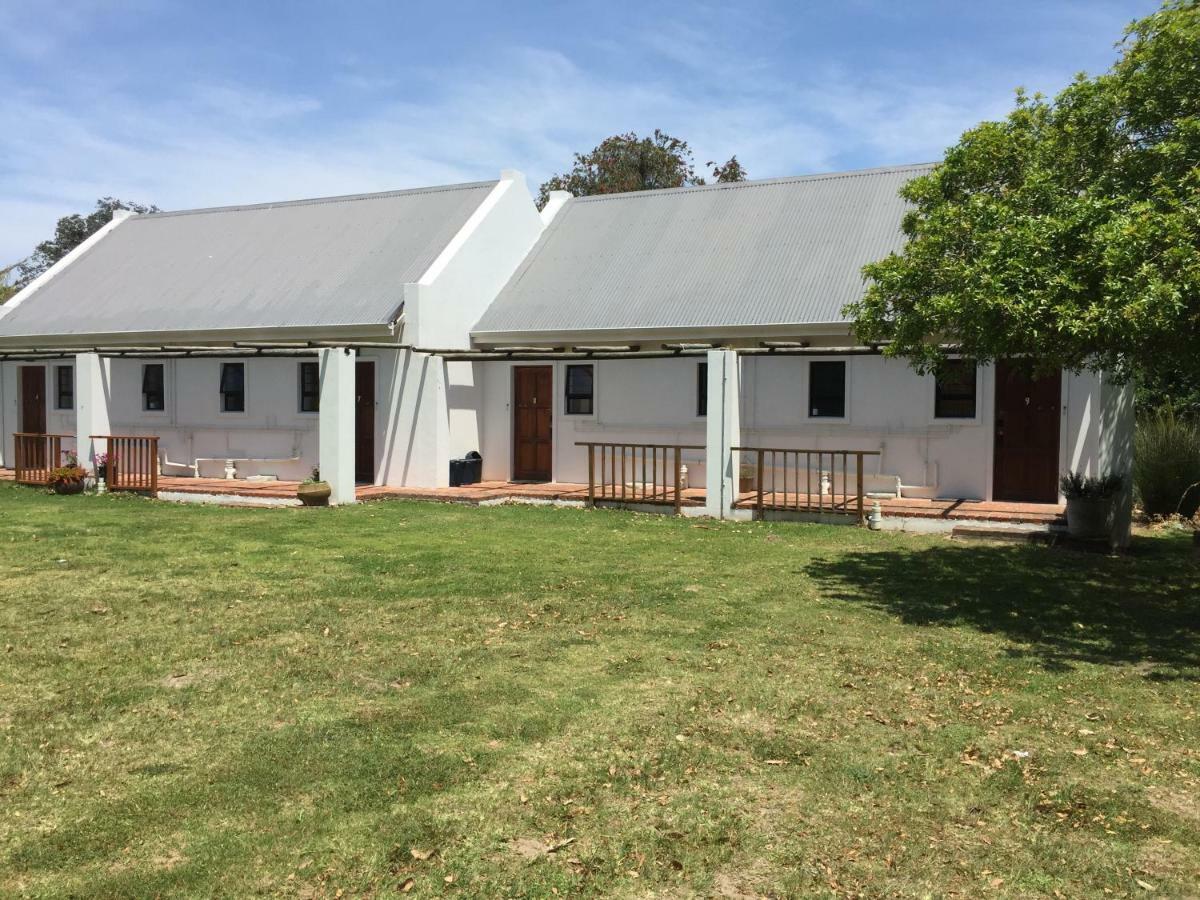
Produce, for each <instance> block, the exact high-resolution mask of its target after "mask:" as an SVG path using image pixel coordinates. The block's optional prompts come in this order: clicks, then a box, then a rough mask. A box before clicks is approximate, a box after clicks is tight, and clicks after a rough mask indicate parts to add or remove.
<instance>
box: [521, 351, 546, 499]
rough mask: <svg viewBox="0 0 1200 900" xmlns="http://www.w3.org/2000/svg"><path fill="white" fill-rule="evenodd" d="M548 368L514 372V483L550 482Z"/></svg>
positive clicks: (523, 367)
mask: <svg viewBox="0 0 1200 900" xmlns="http://www.w3.org/2000/svg"><path fill="white" fill-rule="evenodd" d="M553 372H554V370H553V368H552V367H551V366H517V367H516V368H514V369H513V435H514V447H513V480H514V481H549V480H550V470H551V459H552V457H553V450H554V437H553V428H554V424H553V416H554V375H553Z"/></svg>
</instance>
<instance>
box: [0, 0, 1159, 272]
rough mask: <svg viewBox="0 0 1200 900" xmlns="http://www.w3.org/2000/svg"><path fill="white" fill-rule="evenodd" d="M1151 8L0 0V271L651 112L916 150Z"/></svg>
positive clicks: (777, 169) (1095, 54) (861, 150)
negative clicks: (105, 213) (151, 208)
mask: <svg viewBox="0 0 1200 900" xmlns="http://www.w3.org/2000/svg"><path fill="white" fill-rule="evenodd" d="M1156 7H1157V2H1156V0H1065V2H1050V0H1041V2H1022V0H1006V2H980V0H959V2H950V0H945V2H934V0H925V2H917V0H846V2H840V3H830V2H824V3H815V2H766V0H763V2H749V3H743V4H739V5H737V6H732V5H728V6H727V5H722V4H705V3H672V4H658V3H654V2H648V0H642V2H623V0H609V2H605V3H603V4H597V3H589V4H567V3H502V2H480V3H460V2H451V0H446V2H442V3H430V2H421V3H409V2H399V0H395V2H362V3H358V2H349V0H347V2H340V3H333V2H329V3H320V4H318V3H306V2H300V0H295V2H282V0H281V2H266V0H242V2H218V0H203V2H197V0H189V2H170V0H128V2H120V0H113V2H99V0H92V2H88V0H53V2H46V0H38V2H25V3H17V2H10V0H0V123H2V124H0V263H3V262H8V261H15V260H17V259H19V258H21V257H22V256H24V255H26V254H27V253H28V252H29V251H30V250H31V249H32V248H33V245H34V244H35V243H36V242H37V241H38V240H41V239H42V238H44V237H46V236H47V235H48V234H49V233H50V231H51V230H52V228H53V224H54V222H55V220H56V219H57V218H58V216H60V215H64V214H66V213H68V212H75V211H83V210H86V209H89V208H91V206H92V204H93V203H94V201H95V199H96V198H97V197H99V196H102V195H109V194H111V195H115V196H119V197H123V198H126V199H131V200H140V201H143V202H147V203H156V204H158V205H159V206H161V207H163V208H166V209H179V208H185V207H192V206H208V205H216V204H225V203H243V202H257V201H265V200H278V199H290V198H297V197H310V196H321V195H326V194H337V193H353V192H359V191H373V190H387V189H392V188H402V187H412V186H416V185H422V184H441V183H447V182H454V181H467V180H475V179H481V178H493V177H495V176H496V175H497V174H498V172H499V170H500V169H502V168H517V169H521V170H522V171H524V172H525V173H526V174H527V176H528V177H529V180H530V183H531V186H533V187H536V185H537V184H538V183H539V182H540V181H542V180H544V179H545V178H546V177H547V176H548V175H550V174H552V173H553V172H555V171H560V170H563V169H566V168H567V167H568V166H569V164H570V161H571V154H572V153H573V152H574V151H577V150H585V149H588V148H590V147H592V146H594V145H595V144H596V143H597V142H598V141H599V140H600V139H602V138H603V137H605V136H606V135H609V134H613V133H616V132H619V131H628V130H634V131H638V132H639V133H645V132H650V131H652V130H653V129H654V128H655V127H658V128H662V129H663V130H665V131H667V132H668V133H670V134H673V135H676V136H678V137H682V138H684V139H686V140H688V141H689V142H690V143H691V144H692V146H693V148H694V150H695V155H696V159H697V161H698V162H699V163H703V162H704V161H705V160H708V159H718V160H724V159H727V158H728V157H729V156H731V155H733V154H737V156H738V158H739V159H740V160H741V161H742V163H743V164H744V165H745V166H746V168H747V169H748V170H749V173H750V176H751V177H752V178H768V177H776V176H782V175H796V174H803V173H809V172H818V171H828V170H833V169H845V168H858V167H865V166H875V165H884V164H889V163H903V162H919V161H925V160H931V159H936V158H938V157H939V156H940V154H941V151H942V150H943V149H944V148H945V147H946V146H948V145H949V144H951V143H953V142H954V141H955V139H956V138H957V136H958V135H959V134H960V133H961V132H962V131H963V129H965V128H967V127H969V126H971V125H972V124H974V123H975V122H977V121H979V120H981V119H985V118H995V117H998V116H1000V115H1002V114H1003V113H1004V112H1005V111H1006V110H1007V109H1008V108H1009V107H1010V106H1011V98H1012V90H1013V89H1014V88H1015V87H1016V86H1018V85H1024V86H1026V87H1027V88H1029V89H1030V90H1042V91H1044V92H1047V93H1052V92H1054V91H1056V90H1057V89H1058V88H1060V87H1061V86H1062V85H1063V84H1064V83H1066V82H1067V81H1068V80H1069V79H1070V78H1071V76H1072V75H1073V74H1074V73H1075V72H1077V71H1080V70H1086V71H1089V72H1098V71H1102V70H1103V69H1105V68H1107V67H1108V66H1109V64H1110V63H1111V62H1112V60H1113V58H1114V56H1115V51H1114V49H1113V44H1114V42H1115V41H1116V40H1117V39H1118V37H1119V36H1120V34H1121V31H1122V29H1123V28H1124V26H1125V25H1126V24H1127V23H1128V22H1129V21H1130V20H1132V19H1133V18H1136V17H1138V16H1141V15H1144V14H1146V13H1148V12H1151V11H1153V9H1155V8H1156Z"/></svg>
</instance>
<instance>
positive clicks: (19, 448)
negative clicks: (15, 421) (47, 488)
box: [13, 432, 75, 484]
mask: <svg viewBox="0 0 1200 900" xmlns="http://www.w3.org/2000/svg"><path fill="white" fill-rule="evenodd" d="M65 440H66V441H74V440H75V435H73V434H30V433H29V432H17V433H16V434H14V435H13V450H14V454H13V455H14V459H13V463H14V465H13V470H14V477H15V480H16V482H17V483H18V484H48V483H49V482H50V470H51V469H54V468H57V467H58V466H61V465H62V464H63V459H62V442H63V441H65Z"/></svg>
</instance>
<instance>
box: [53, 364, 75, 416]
mask: <svg viewBox="0 0 1200 900" xmlns="http://www.w3.org/2000/svg"><path fill="white" fill-rule="evenodd" d="M54 387H55V391H54V408H55V409H74V408H75V367H74V366H55V367H54Z"/></svg>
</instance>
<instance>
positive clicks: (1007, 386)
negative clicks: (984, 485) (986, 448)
mask: <svg viewBox="0 0 1200 900" xmlns="http://www.w3.org/2000/svg"><path fill="white" fill-rule="evenodd" d="M1061 404H1062V373H1060V372H1056V373H1055V374H1053V375H1048V376H1046V377H1043V378H1036V379H1035V378H1031V377H1030V376H1029V375H1028V374H1027V373H1026V372H1024V371H1023V370H1022V369H1020V368H1018V367H1016V366H1014V365H1012V364H1010V363H1006V362H999V363H997V364H996V455H995V464H994V469H993V477H992V498H993V499H994V500H1016V501H1026V502H1030V503H1055V502H1057V501H1058V474H1059V473H1058V429H1059V419H1060V417H1061Z"/></svg>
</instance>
